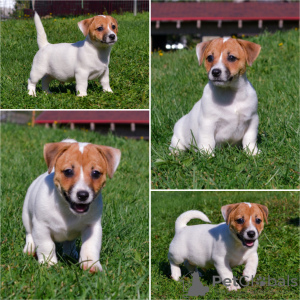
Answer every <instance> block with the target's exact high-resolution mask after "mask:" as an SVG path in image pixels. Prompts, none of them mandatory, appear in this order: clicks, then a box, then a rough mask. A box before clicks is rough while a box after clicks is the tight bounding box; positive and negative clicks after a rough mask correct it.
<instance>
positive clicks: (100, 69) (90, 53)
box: [28, 13, 118, 96]
mask: <svg viewBox="0 0 300 300" xmlns="http://www.w3.org/2000/svg"><path fill="white" fill-rule="evenodd" d="M34 22H35V26H36V30H37V43H38V46H39V49H40V50H39V51H38V52H37V53H36V55H35V57H34V59H33V64H32V69H31V72H30V78H29V79H28V94H29V95H31V96H36V93H35V87H36V84H37V83H38V81H39V80H40V79H41V78H42V89H43V90H44V91H47V92H48V93H49V92H50V91H49V83H50V82H51V81H52V80H53V79H57V80H59V81H61V82H70V81H74V80H76V92H77V95H78V96H86V95H87V86H88V80H93V79H98V78H99V79H100V83H101V85H102V87H103V91H107V92H112V90H111V88H110V85H109V69H108V65H109V59H110V51H111V48H112V45H113V44H114V43H115V42H116V41H117V32H118V25H117V21H116V20H115V19H114V18H112V17H110V16H96V17H93V18H90V19H86V20H83V21H80V22H79V23H78V27H79V29H80V30H81V31H82V33H83V34H84V36H86V39H85V40H84V41H80V42H77V43H74V44H67V43H63V44H50V43H48V41H47V36H46V33H45V30H44V27H43V24H42V22H41V19H40V17H39V15H38V14H37V13H35V15H34Z"/></svg>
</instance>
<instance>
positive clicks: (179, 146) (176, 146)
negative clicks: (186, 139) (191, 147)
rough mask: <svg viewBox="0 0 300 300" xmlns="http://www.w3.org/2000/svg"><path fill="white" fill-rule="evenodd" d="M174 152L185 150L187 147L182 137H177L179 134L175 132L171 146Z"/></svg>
mask: <svg viewBox="0 0 300 300" xmlns="http://www.w3.org/2000/svg"><path fill="white" fill-rule="evenodd" d="M169 149H170V151H171V153H172V154H175V155H177V154H179V151H178V150H180V151H185V150H186V147H185V145H184V144H183V143H182V142H181V141H180V139H178V138H177V136H176V135H175V134H174V135H173V137H172V140H171V145H170V147H169Z"/></svg>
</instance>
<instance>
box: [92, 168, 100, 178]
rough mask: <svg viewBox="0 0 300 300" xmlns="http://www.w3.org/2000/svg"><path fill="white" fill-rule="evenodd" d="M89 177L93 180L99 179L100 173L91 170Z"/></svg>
mask: <svg viewBox="0 0 300 300" xmlns="http://www.w3.org/2000/svg"><path fill="white" fill-rule="evenodd" d="M91 176H92V178H93V179H98V178H100V176H101V173H100V172H99V171H97V170H93V171H92V174H91Z"/></svg>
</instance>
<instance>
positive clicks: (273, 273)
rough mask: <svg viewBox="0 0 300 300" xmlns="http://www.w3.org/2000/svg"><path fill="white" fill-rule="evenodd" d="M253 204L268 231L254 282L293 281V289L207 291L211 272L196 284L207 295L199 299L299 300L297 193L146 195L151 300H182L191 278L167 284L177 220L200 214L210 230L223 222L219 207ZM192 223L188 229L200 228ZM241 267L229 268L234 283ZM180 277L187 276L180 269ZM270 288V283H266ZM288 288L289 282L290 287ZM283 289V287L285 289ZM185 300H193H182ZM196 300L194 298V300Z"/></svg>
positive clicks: (214, 288)
mask: <svg viewBox="0 0 300 300" xmlns="http://www.w3.org/2000/svg"><path fill="white" fill-rule="evenodd" d="M243 201H246V202H256V203H260V204H263V205H266V206H267V207H268V209H269V217H268V222H269V224H268V225H265V227H264V230H263V231H262V234H261V236H260V238H259V247H258V256H259V264H258V269H257V274H256V277H255V279H258V278H259V276H261V277H262V278H261V279H260V280H263V277H265V278H266V279H268V275H269V276H270V278H274V279H277V280H278V279H279V278H284V279H285V281H286V280H287V276H289V278H290V279H291V278H297V286H296V287H291V286H285V287H280V286H274V287H271V286H262V287H261V286H258V285H255V284H254V285H253V286H249V287H245V288H242V289H241V290H239V291H237V292H228V291H227V290H226V288H225V287H224V286H223V285H222V284H217V285H216V286H213V285H212V276H214V275H217V272H216V270H215V269H214V268H213V269H210V270H207V272H206V273H204V277H202V278H201V282H202V283H203V285H204V286H208V287H209V292H208V293H207V294H206V295H205V296H204V297H200V298H201V299H299V270H298V269H299V192H277V191H272V192H271V191H269V192H257V191H254V192H249V191H248V192H245V191H244V192H199V191H198V192H193V191H190V192H159V191H156V192H152V193H151V298H152V299H183V298H184V294H186V293H187V291H188V288H189V287H190V286H191V285H192V278H190V277H186V278H185V279H184V286H185V292H183V284H182V282H175V281H174V280H172V279H171V278H170V274H171V272H170V265H169V261H168V257H167V255H168V249H169V245H170V243H171V241H172V239H173V237H174V234H175V221H176V219H177V217H178V216H179V215H180V214H181V213H183V212H185V211H187V210H190V209H197V210H200V211H202V212H204V213H205V214H206V215H207V216H208V218H209V219H210V220H211V222H212V223H213V224H218V223H221V222H224V220H223V218H222V214H221V206H223V205H226V204H231V203H238V202H243ZM201 223H203V222H202V221H201V220H193V221H191V222H190V223H189V225H191V224H193V225H195V224H201ZM243 269H244V266H238V267H235V268H233V274H234V276H236V277H237V278H240V277H241V276H242V271H243ZM181 270H182V274H187V273H188V271H187V270H186V269H185V268H184V267H183V266H181ZM272 283H274V281H272ZM290 284H291V282H290ZM285 285H287V283H285ZM188 299H196V298H195V297H188ZM198 299H199V298H198Z"/></svg>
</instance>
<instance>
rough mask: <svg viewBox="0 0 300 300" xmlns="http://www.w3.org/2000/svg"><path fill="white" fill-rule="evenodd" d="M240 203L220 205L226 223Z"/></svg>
mask: <svg viewBox="0 0 300 300" xmlns="http://www.w3.org/2000/svg"><path fill="white" fill-rule="evenodd" d="M239 205H240V203H235V204H228V205H224V206H222V207H221V212H222V215H223V218H224V220H225V222H226V224H227V225H228V224H229V222H230V214H231V213H232V212H233V211H234V210H235V209H236V208H237V207H238V206H239Z"/></svg>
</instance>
